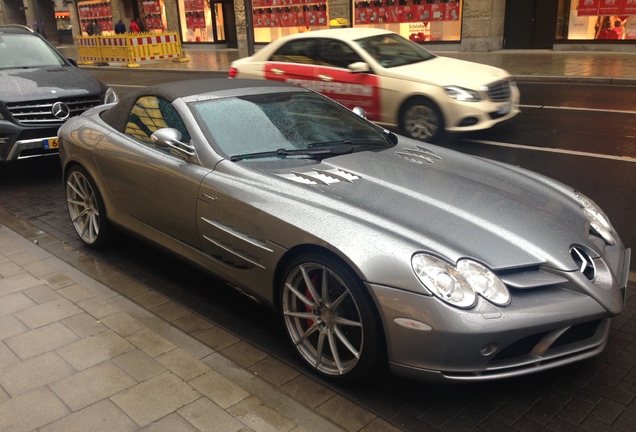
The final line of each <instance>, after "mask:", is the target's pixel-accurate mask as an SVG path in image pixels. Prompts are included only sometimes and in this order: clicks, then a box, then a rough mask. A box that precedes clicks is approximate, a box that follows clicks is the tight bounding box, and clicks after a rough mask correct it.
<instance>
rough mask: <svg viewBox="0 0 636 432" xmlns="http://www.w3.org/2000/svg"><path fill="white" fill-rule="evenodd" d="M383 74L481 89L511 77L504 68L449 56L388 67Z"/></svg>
mask: <svg viewBox="0 0 636 432" xmlns="http://www.w3.org/2000/svg"><path fill="white" fill-rule="evenodd" d="M384 71H385V73H383V75H386V76H391V77H393V78H399V79H406V80H410V81H420V82H425V83H428V84H432V85H437V86H446V85H458V86H463V87H467V88H471V89H479V87H481V86H483V85H487V84H490V83H492V82H495V81H498V80H501V79H505V78H509V77H510V75H509V74H508V72H506V71H505V70H503V69H499V68H496V67H493V66H488V65H484V64H480V63H474V62H468V61H464V60H457V59H453V58H449V57H439V56H438V57H434V58H432V59H430V60H426V61H423V62H419V63H415V64H410V65H405V66H398V67H393V68H387V69H385V70H384Z"/></svg>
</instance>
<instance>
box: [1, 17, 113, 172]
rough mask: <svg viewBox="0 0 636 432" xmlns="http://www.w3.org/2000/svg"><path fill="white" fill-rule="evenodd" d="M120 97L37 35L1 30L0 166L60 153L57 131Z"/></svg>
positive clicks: (8, 28)
mask: <svg viewBox="0 0 636 432" xmlns="http://www.w3.org/2000/svg"><path fill="white" fill-rule="evenodd" d="M116 101H117V95H116V94H115V92H113V90H111V89H110V88H108V87H107V86H106V85H104V84H102V83H101V82H99V81H98V80H96V79H95V78H94V77H92V76H91V75H90V74H89V73H87V72H86V71H83V70H81V69H80V68H78V67H77V65H76V64H75V62H74V61H72V60H70V59H66V58H64V56H62V55H61V54H60V53H59V52H58V51H57V50H56V49H55V48H54V47H53V46H52V45H51V44H49V43H48V41H46V40H45V39H44V38H42V37H41V36H40V35H39V34H38V33H36V32H34V31H33V30H31V29H30V28H28V27H25V26H20V25H0V164H1V163H2V162H5V161H11V160H17V159H22V158H28V157H33V156H43V155H48V154H56V153H57V152H58V149H57V130H58V129H59V127H60V126H61V125H62V123H64V121H65V120H66V119H67V118H69V117H73V116H77V115H80V114H82V113H83V112H84V111H86V110H87V109H89V108H92V107H94V106H97V105H101V104H104V103H110V102H116Z"/></svg>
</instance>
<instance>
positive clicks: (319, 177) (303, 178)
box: [281, 168, 360, 186]
mask: <svg viewBox="0 0 636 432" xmlns="http://www.w3.org/2000/svg"><path fill="white" fill-rule="evenodd" d="M281 177H283V178H286V179H288V180H292V181H295V182H298V183H303V184H311V185H325V186H329V185H331V184H333V183H342V182H344V183H353V181H354V180H358V179H359V178H360V177H358V176H357V175H355V174H351V173H348V172H346V171H342V170H339V169H336V168H334V169H330V170H323V169H314V170H312V171H307V172H300V171H292V172H291V173H289V174H282V175H281Z"/></svg>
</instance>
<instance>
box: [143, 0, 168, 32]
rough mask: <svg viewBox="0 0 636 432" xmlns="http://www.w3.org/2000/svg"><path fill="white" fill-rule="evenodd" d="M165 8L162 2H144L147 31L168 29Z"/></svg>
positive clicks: (156, 0)
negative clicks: (165, 20)
mask: <svg viewBox="0 0 636 432" xmlns="http://www.w3.org/2000/svg"><path fill="white" fill-rule="evenodd" d="M163 8H164V6H163V2H162V1H160V0H144V15H145V19H144V23H145V25H146V30H147V31H151V32H152V31H154V30H159V31H163V30H164V29H165V28H166V23H165V22H164V12H163Z"/></svg>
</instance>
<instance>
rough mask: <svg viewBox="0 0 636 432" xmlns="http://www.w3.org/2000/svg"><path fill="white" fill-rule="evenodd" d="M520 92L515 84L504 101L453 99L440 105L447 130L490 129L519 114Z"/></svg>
mask: <svg viewBox="0 0 636 432" xmlns="http://www.w3.org/2000/svg"><path fill="white" fill-rule="evenodd" d="M519 100H520V93H519V89H518V88H517V87H516V86H513V87H512V89H511V97H510V100H508V101H506V102H491V101H488V100H484V101H481V102H459V101H453V102H452V103H450V104H447V105H446V106H444V107H442V108H443V111H444V117H445V120H446V130H447V131H448V132H469V131H476V130H484V129H490V128H491V127H493V126H494V125H496V124H497V123H500V122H503V121H506V120H509V119H511V118H513V117H514V116H516V115H517V114H519V113H520V112H521V111H520V110H519Z"/></svg>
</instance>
